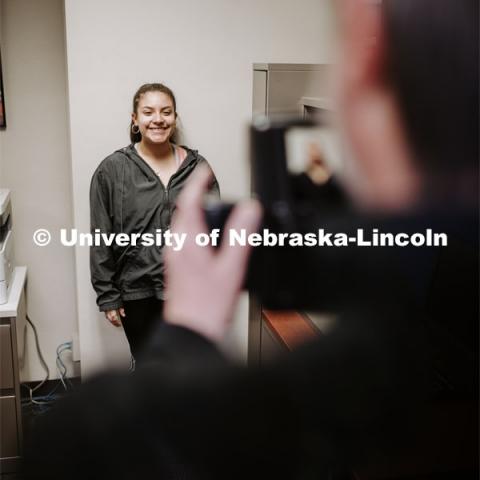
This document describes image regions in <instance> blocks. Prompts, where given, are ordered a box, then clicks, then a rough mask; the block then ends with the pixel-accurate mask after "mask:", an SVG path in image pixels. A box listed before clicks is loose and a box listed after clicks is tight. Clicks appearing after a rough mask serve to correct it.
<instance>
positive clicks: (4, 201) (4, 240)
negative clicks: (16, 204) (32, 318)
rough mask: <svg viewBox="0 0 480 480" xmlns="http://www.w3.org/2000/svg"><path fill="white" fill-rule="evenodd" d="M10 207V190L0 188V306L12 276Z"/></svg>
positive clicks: (4, 299) (6, 295) (5, 298)
mask: <svg viewBox="0 0 480 480" xmlns="http://www.w3.org/2000/svg"><path fill="white" fill-rule="evenodd" d="M13 266H14V262H13V238H12V205H11V202H10V190H7V189H6V188H0V305H1V304H2V303H7V300H8V288H9V286H10V284H11V281H12V276H13Z"/></svg>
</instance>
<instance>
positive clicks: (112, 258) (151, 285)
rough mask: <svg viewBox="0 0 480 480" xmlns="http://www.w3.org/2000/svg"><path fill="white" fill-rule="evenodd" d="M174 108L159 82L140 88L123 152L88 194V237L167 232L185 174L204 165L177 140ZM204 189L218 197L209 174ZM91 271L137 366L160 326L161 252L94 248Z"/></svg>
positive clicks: (107, 163)
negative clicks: (139, 356) (91, 234)
mask: <svg viewBox="0 0 480 480" xmlns="http://www.w3.org/2000/svg"><path fill="white" fill-rule="evenodd" d="M176 107H177V105H176V100H175V95H174V94H173V92H172V90H170V88H168V87H167V86H165V85H163V84H161V83H148V84H145V85H142V86H141V87H140V88H139V89H138V90H137V92H136V93H135V95H134V97H133V109H132V115H131V124H130V140H131V144H130V145H129V146H128V147H125V148H122V149H120V150H117V151H115V152H114V153H113V154H111V155H109V156H108V157H107V158H106V159H105V160H103V161H102V163H101V164H100V165H99V166H98V168H97V170H96V171H95V173H94V175H93V178H92V183H91V187H90V220H91V232H100V233H101V234H114V235H118V234H122V233H124V234H127V235H128V236H129V238H132V237H135V235H154V234H155V232H158V231H166V230H168V228H169V226H170V221H171V217H172V214H173V211H174V209H175V201H176V198H177V196H178V194H179V192H180V191H181V190H182V188H183V186H184V185H185V182H186V181H187V179H188V177H189V176H190V175H191V173H192V172H193V171H194V170H195V169H196V168H197V166H199V165H200V164H207V161H206V160H205V159H204V158H203V157H202V156H201V155H199V154H198V152H197V151H196V150H192V149H190V148H188V147H186V146H184V145H182V146H180V145H178V143H177V141H176V138H175V137H176V127H177V118H178V115H177V108H176ZM210 189H211V191H212V192H214V193H215V194H217V195H219V187H218V183H217V181H216V179H215V177H214V176H213V175H212V183H211V186H210ZM90 271H91V280H92V284H93V287H94V289H95V291H96V293H97V305H98V306H99V308H100V311H103V312H105V316H106V318H107V319H108V321H109V322H110V323H111V324H112V325H114V326H117V327H120V326H121V325H123V327H124V329H125V334H126V336H127V340H128V342H129V344H130V350H131V352H132V355H133V356H134V357H135V359H137V360H138V355H139V354H140V353H141V351H142V349H143V348H145V347H146V345H147V343H148V338H149V336H150V333H151V331H152V330H153V328H154V326H155V324H157V323H159V322H161V320H162V316H163V313H162V312H163V299H164V289H165V288H164V280H163V273H164V264H163V254H162V245H160V246H159V245H158V244H155V245H145V244H142V243H140V244H138V243H137V242H132V243H131V244H130V243H129V244H128V245H124V244H121V245H118V244H116V243H113V244H110V245H107V244H105V243H101V244H99V245H97V244H94V245H92V247H91V250H90Z"/></svg>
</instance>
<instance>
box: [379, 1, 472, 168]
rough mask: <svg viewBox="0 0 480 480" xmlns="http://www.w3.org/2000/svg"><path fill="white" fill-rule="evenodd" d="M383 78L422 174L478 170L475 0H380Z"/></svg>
mask: <svg viewBox="0 0 480 480" xmlns="http://www.w3.org/2000/svg"><path fill="white" fill-rule="evenodd" d="M383 8H384V16H385V36H386V45H387V52H386V58H387V72H386V73H387V75H388V78H389V80H390V82H391V84H392V87H393V88H394V91H395V92H396V95H397V98H398V104H399V107H400V109H401V114H402V115H403V122H404V125H405V129H406V132H407V135H408V138H409V141H410V144H411V146H412V149H413V151H414V152H415V159H416V161H417V163H418V166H419V167H420V168H423V169H424V170H425V171H428V172H429V173H433V174H435V173H438V172H441V171H442V170H443V171H454V170H465V169H470V170H472V169H473V170H475V169H478V153H479V152H478V127H479V125H478V113H479V111H478V103H479V98H478V68H479V65H478V0H383Z"/></svg>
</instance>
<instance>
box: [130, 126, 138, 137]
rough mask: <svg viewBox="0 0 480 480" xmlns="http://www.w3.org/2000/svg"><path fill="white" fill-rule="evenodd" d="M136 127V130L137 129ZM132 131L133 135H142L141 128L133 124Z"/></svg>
mask: <svg viewBox="0 0 480 480" xmlns="http://www.w3.org/2000/svg"><path fill="white" fill-rule="evenodd" d="M135 127H136V128H135ZM130 130H131V131H132V133H133V134H134V135H137V133H140V127H139V126H138V125H135V124H133V125H132V126H131V127H130Z"/></svg>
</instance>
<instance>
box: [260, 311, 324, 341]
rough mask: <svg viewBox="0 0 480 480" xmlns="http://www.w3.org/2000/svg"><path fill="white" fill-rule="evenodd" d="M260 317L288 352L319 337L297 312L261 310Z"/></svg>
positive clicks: (314, 329) (313, 328) (318, 333)
mask: <svg viewBox="0 0 480 480" xmlns="http://www.w3.org/2000/svg"><path fill="white" fill-rule="evenodd" d="M262 316H263V319H264V321H265V323H266V324H267V325H268V327H269V328H270V330H271V331H272V333H274V334H275V336H276V337H277V338H278V339H279V340H280V341H281V342H282V343H283V344H284V345H285V347H286V348H288V350H293V349H294V348H296V347H298V346H299V345H301V344H302V343H305V342H307V341H309V340H313V339H315V338H316V337H318V336H319V335H321V333H320V332H319V331H318V330H317V329H316V328H315V327H314V326H313V325H312V324H311V323H310V322H309V321H308V320H307V319H306V318H305V317H304V316H303V315H301V314H300V313H299V312H291V311H290V312H278V311H272V310H262Z"/></svg>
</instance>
